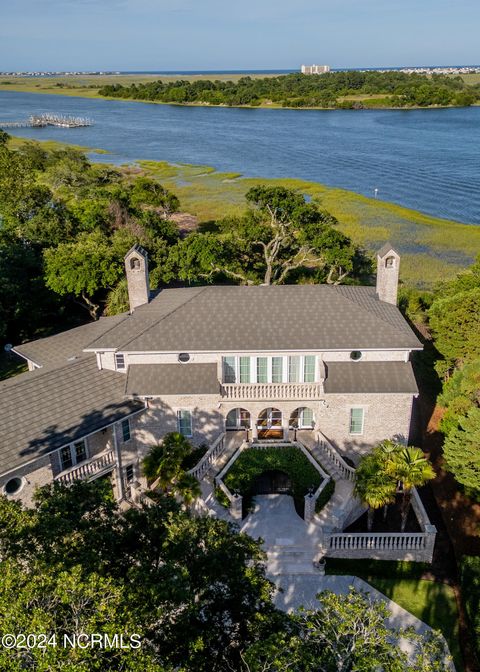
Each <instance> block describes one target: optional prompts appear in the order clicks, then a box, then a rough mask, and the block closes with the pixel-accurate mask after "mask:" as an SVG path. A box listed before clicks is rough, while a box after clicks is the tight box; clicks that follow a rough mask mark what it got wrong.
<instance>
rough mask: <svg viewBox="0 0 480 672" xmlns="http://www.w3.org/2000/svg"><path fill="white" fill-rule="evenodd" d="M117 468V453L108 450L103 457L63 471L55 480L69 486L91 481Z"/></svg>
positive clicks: (99, 456) (97, 457)
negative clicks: (75, 482)
mask: <svg viewBox="0 0 480 672" xmlns="http://www.w3.org/2000/svg"><path fill="white" fill-rule="evenodd" d="M114 468H115V453H114V451H113V450H108V451H106V452H105V453H102V454H101V455H96V456H95V457H92V458H91V459H89V460H85V461H83V462H80V464H77V465H75V466H74V467H71V468H70V469H67V470H66V471H62V472H61V473H60V474H58V476H57V477H56V478H55V480H56V481H59V482H60V483H63V484H65V485H69V484H70V483H73V482H74V481H78V480H81V481H90V480H93V479H95V478H99V477H100V476H103V475H104V474H107V473H109V472H110V471H113V469H114Z"/></svg>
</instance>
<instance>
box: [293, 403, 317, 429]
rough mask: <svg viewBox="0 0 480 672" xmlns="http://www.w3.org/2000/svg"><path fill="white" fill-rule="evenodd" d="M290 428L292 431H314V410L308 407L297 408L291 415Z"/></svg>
mask: <svg viewBox="0 0 480 672" xmlns="http://www.w3.org/2000/svg"><path fill="white" fill-rule="evenodd" d="M289 427H290V428H291V429H313V428H314V427H315V416H314V414H313V409H311V408H308V406H300V407H299V408H296V409H295V410H294V411H293V412H292V414H291V415H290V421H289Z"/></svg>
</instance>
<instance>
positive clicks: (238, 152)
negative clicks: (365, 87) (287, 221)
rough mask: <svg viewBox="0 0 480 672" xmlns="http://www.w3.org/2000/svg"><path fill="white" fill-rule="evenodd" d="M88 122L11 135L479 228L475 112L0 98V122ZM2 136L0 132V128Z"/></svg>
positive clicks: (6, 94) (479, 147)
mask: <svg viewBox="0 0 480 672" xmlns="http://www.w3.org/2000/svg"><path fill="white" fill-rule="evenodd" d="M42 112H53V113H58V114H67V115H68V114H74V115H80V116H89V117H91V118H93V119H94V120H95V126H93V127H91V128H80V129H60V128H45V129H21V130H20V129H19V130H18V131H17V130H16V131H15V134H18V135H21V136H24V137H30V138H35V139H38V140H47V139H48V140H50V139H51V140H60V141H64V142H71V143H74V144H79V145H85V146H88V147H99V148H102V149H106V150H108V151H109V152H111V154H109V155H108V156H104V157H102V156H98V155H96V156H95V160H104V161H113V162H116V163H122V162H127V161H135V160H137V159H153V160H165V161H169V162H172V163H175V162H177V163H194V164H203V165H210V166H214V167H215V168H217V169H218V170H221V171H229V172H231V171H233V172H240V173H243V174H244V175H247V176H262V177H296V178H303V179H306V180H313V181H317V182H321V183H324V184H328V185H331V186H337V187H342V188H345V189H350V190H352V191H356V192H358V193H361V194H365V195H367V196H373V194H374V190H375V189H378V198H381V199H382V200H386V201H393V202H395V203H399V204H400V205H405V206H407V207H410V208H414V209H416V210H421V211H423V212H426V213H429V214H432V215H436V216H438V217H445V218H448V219H454V220H458V221H461V222H466V223H473V224H480V107H471V108H464V109H447V110H409V111H397V110H395V111H382V110H364V111H350V110H332V111H319V110H264V109H251V110H249V109H235V108H233V109H226V108H201V107H179V106H178V107H176V106H170V105H154V104H149V103H134V102H125V101H116V100H115V101H111V100H89V99H87V98H74V97H67V96H57V95H45V94H41V95H40V94H30V93H16V92H10V91H0V122H1V120H17V119H23V118H26V117H28V115H30V114H39V113H42ZM0 126H1V123H0Z"/></svg>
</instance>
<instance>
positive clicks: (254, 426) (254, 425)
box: [252, 418, 258, 441]
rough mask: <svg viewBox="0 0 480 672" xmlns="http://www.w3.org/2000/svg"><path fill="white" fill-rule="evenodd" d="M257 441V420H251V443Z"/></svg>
mask: <svg viewBox="0 0 480 672" xmlns="http://www.w3.org/2000/svg"><path fill="white" fill-rule="evenodd" d="M257 439H258V430H257V419H256V418H252V441H256V440H257Z"/></svg>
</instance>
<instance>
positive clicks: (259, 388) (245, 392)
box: [221, 383, 323, 401]
mask: <svg viewBox="0 0 480 672" xmlns="http://www.w3.org/2000/svg"><path fill="white" fill-rule="evenodd" d="M221 393H222V397H223V398H224V399H227V400H239V401H240V400H248V399H258V400H266V401H268V400H271V399H283V400H290V399H299V400H301V401H307V400H311V399H321V398H322V396H323V389H322V386H321V384H320V383H238V384H237V383H223V384H222V387H221Z"/></svg>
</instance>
